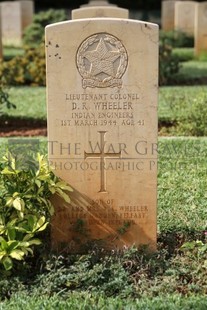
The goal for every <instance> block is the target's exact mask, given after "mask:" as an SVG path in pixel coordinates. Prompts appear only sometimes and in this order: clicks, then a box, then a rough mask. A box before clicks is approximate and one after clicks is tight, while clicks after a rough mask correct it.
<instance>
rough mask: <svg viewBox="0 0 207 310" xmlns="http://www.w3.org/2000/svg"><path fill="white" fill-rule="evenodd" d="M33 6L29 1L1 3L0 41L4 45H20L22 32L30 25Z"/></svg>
mask: <svg viewBox="0 0 207 310" xmlns="http://www.w3.org/2000/svg"><path fill="white" fill-rule="evenodd" d="M33 14H34V4H33V1H30V0H24V1H23V0H22V1H4V2H2V3H1V20H2V41H3V44H4V45H13V46H19V45H21V44H22V36H23V30H24V29H25V27H26V26H28V25H29V24H30V23H32V18H33Z"/></svg>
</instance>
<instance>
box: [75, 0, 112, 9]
mask: <svg viewBox="0 0 207 310" xmlns="http://www.w3.org/2000/svg"><path fill="white" fill-rule="evenodd" d="M88 6H116V5H115V4H111V3H109V2H108V1H107V0H91V1H89V3H88V4H83V5H81V8H82V7H88Z"/></svg>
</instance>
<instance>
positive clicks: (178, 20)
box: [162, 0, 207, 55]
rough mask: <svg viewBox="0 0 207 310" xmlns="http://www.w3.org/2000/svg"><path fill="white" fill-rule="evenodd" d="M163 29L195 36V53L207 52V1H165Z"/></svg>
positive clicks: (163, 5) (163, 3) (163, 4)
mask: <svg viewBox="0 0 207 310" xmlns="http://www.w3.org/2000/svg"><path fill="white" fill-rule="evenodd" d="M162 29H163V30H164V31H171V30H178V31H182V32H184V33H186V34H188V35H192V36H194V38H195V54H196V55H199V54H200V53H202V52H207V2H201V3H199V2H195V1H173V0H165V1H163V2H162Z"/></svg>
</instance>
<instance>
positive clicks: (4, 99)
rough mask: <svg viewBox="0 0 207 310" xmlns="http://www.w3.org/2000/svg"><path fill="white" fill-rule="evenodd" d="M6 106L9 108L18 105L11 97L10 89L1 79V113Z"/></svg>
mask: <svg viewBox="0 0 207 310" xmlns="http://www.w3.org/2000/svg"><path fill="white" fill-rule="evenodd" d="M5 106H6V108H8V109H10V108H16V106H15V105H14V104H13V103H12V102H11V101H10V99H9V93H8V90H7V89H6V86H5V83H4V82H3V79H0V114H1V110H2V108H3V107H5Z"/></svg>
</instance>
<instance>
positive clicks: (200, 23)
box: [195, 1, 207, 56]
mask: <svg viewBox="0 0 207 310" xmlns="http://www.w3.org/2000/svg"><path fill="white" fill-rule="evenodd" d="M202 53H207V1H206V2H202V3H198V4H197V6H196V19H195V55H196V56H199V55H200V54H202Z"/></svg>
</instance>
